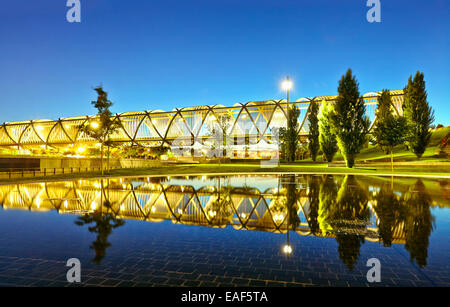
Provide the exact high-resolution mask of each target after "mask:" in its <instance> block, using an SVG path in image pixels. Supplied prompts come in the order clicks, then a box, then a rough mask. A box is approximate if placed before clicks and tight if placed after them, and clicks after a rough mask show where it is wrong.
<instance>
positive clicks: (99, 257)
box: [0, 175, 450, 286]
mask: <svg viewBox="0 0 450 307" xmlns="http://www.w3.org/2000/svg"><path fill="white" fill-rule="evenodd" d="M0 204H1V207H2V209H0V233H1V235H0V285H3V286H8V285H17V286H69V285H81V286H98V285H100V286H169V285H172V286H450V260H449V259H450V257H449V256H450V244H449V239H450V191H449V180H448V179H426V178H422V179H419V178H411V177H402V178H401V177H393V178H392V177H376V176H351V175H347V176H344V175H340V176H332V175H254V176H248V175H245V176H244V175H242V176H238V175H233V176H222V177H207V176H187V177H148V178H147V177H145V178H114V179H103V180H76V181H64V182H43V183H26V184H8V185H0ZM70 258H78V259H79V260H80V262H81V283H80V284H70V283H68V282H67V279H66V273H67V270H68V269H69V267H67V266H66V262H67V260H68V259H70ZM371 258H377V259H378V260H379V261H380V264H381V270H380V276H381V282H379V283H370V282H368V280H367V277H366V275H367V272H368V270H369V269H370V268H371V266H367V261H368V260H369V259H371Z"/></svg>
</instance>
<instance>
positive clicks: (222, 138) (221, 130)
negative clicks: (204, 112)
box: [207, 113, 234, 165]
mask: <svg viewBox="0 0 450 307" xmlns="http://www.w3.org/2000/svg"><path fill="white" fill-rule="evenodd" d="M233 119H234V117H233V115H232V113H225V114H220V115H218V116H215V115H213V117H211V120H209V121H208V122H207V126H208V130H209V132H210V136H211V137H212V146H211V147H212V150H215V151H216V150H217V155H216V156H218V158H219V165H220V161H221V157H223V156H226V147H227V144H228V142H227V141H228V138H229V136H228V130H229V128H230V127H231V124H232V120H233Z"/></svg>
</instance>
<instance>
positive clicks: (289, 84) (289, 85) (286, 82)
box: [281, 76, 292, 111]
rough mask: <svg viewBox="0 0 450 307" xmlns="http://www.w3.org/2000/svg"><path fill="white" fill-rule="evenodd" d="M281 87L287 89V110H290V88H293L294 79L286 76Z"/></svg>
mask: <svg viewBox="0 0 450 307" xmlns="http://www.w3.org/2000/svg"><path fill="white" fill-rule="evenodd" d="M281 87H282V88H283V90H285V91H286V101H287V108H286V109H287V110H288V111H289V90H290V89H291V88H292V81H291V80H290V79H289V76H287V77H286V80H284V81H283V82H282V83H281Z"/></svg>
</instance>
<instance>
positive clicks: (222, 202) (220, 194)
mask: <svg viewBox="0 0 450 307" xmlns="http://www.w3.org/2000/svg"><path fill="white" fill-rule="evenodd" d="M225 184H226V185H225V186H223V187H222V186H221V181H220V177H219V179H218V189H217V198H216V199H215V200H214V201H213V202H212V203H211V205H210V207H209V211H208V212H207V214H209V217H210V222H211V224H214V225H227V224H229V223H230V220H231V217H232V215H233V205H232V204H233V203H232V200H231V192H232V191H233V186H232V185H231V184H230V182H229V179H228V181H227V182H226V183H225Z"/></svg>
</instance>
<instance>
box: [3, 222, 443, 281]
mask: <svg viewBox="0 0 450 307" xmlns="http://www.w3.org/2000/svg"><path fill="white" fill-rule="evenodd" d="M21 217H22V218H23V216H21ZM36 217H37V218H38V219H39V218H42V217H40V216H39V215H36ZM54 218H55V217H54V216H50V217H48V219H49V223H50V221H53V220H54ZM57 218H58V220H59V219H63V220H62V221H61V222H58V223H55V224H50V225H47V224H45V222H46V221H45V219H46V218H44V221H42V224H39V225H38V226H36V227H17V228H14V227H13V228H10V229H8V230H9V233H10V234H11V235H9V236H2V237H1V238H0V286H25V287H30V286H31V287H68V286H83V287H84V286H87V287H92V286H99V287H155V286H156V287H158V286H177V287H178V286H183V287H196V286H205V287H206V286H213V287H240V286H245V287H247V286H250V287H290V286H295V287H307V286H336V287H348V286H445V287H448V286H450V264H449V263H450V261H449V260H448V259H449V257H448V256H449V255H450V248H449V246H448V244H442V242H443V241H440V240H433V239H432V238H431V240H430V246H429V248H428V254H429V255H428V258H427V262H428V263H427V265H426V266H425V267H424V268H419V267H418V266H417V265H416V264H415V263H414V262H411V261H410V256H409V253H408V251H406V250H405V248H404V246H403V245H401V244H398V245H393V246H391V247H389V248H387V247H383V246H382V244H379V243H373V242H365V243H364V244H362V246H361V248H360V254H359V257H358V260H357V262H356V263H355V265H354V268H353V270H351V271H350V270H349V269H348V267H347V266H346V265H345V264H344V263H343V261H342V259H341V258H340V257H339V251H338V244H337V242H336V240H335V239H333V238H316V237H304V236H299V235H295V234H292V235H291V239H290V242H291V244H292V246H293V250H294V251H293V253H292V254H291V255H290V257H289V258H287V257H286V256H285V255H283V253H282V252H281V247H282V246H283V244H284V243H285V234H276V233H266V232H258V231H242V230H235V229H232V228H231V227H227V228H225V229H214V228H207V227H198V226H187V225H173V224H172V223H170V222H162V223H149V222H141V221H126V224H125V225H124V226H123V227H122V228H117V229H115V230H114V232H113V234H112V235H111V236H110V237H109V238H108V241H109V242H110V243H111V246H110V247H108V248H107V249H106V256H105V257H104V259H103V260H102V262H101V263H100V264H99V265H97V264H95V263H93V262H92V261H91V260H92V258H93V257H94V256H95V252H94V250H93V249H91V248H89V246H91V244H92V241H94V240H95V236H94V235H92V234H90V233H89V232H88V231H87V228H82V227H78V226H75V225H73V220H74V217H73V216H72V217H71V216H64V218H62V217H61V216H57ZM23 222H27V221H26V220H24V221H23ZM0 231H2V233H5V231H6V230H5V229H3V228H2V226H0ZM72 257H76V258H79V259H80V261H81V265H82V268H81V276H82V277H81V279H82V280H81V283H80V284H70V283H68V282H67V281H66V272H67V270H68V269H69V268H68V267H66V261H67V259H69V258H72ZM373 257H376V258H378V259H380V261H381V265H382V267H381V279H382V280H381V283H379V284H375V283H368V282H367V280H366V273H367V270H368V269H369V268H368V267H366V261H367V260H368V259H369V258H373Z"/></svg>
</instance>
